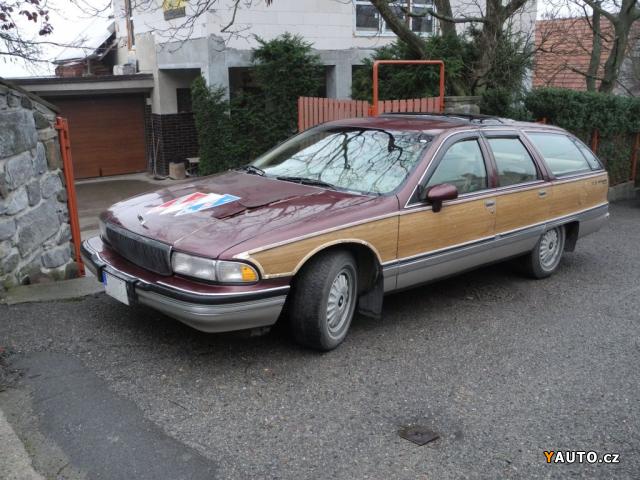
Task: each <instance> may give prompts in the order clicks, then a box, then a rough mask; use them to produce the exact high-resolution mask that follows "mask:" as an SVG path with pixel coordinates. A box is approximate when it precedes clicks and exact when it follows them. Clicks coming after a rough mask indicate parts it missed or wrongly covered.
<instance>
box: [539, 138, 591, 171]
mask: <svg viewBox="0 0 640 480" xmlns="http://www.w3.org/2000/svg"><path fill="white" fill-rule="evenodd" d="M528 136H529V138H531V141H532V142H533V144H534V145H535V146H536V148H537V149H538V151H539V152H540V153H541V154H542V156H543V157H544V161H545V162H546V164H547V166H548V167H549V169H550V170H551V172H552V173H553V174H554V175H555V176H556V177H561V176H563V175H571V174H574V173H581V172H588V171H591V167H590V166H589V163H588V162H587V160H586V159H585V158H584V156H583V155H582V153H580V150H579V149H578V147H577V146H576V144H575V143H573V141H571V139H570V138H569V137H567V136H566V135H560V134H555V133H529V134H528Z"/></svg>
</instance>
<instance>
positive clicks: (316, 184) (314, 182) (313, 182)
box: [276, 176, 338, 190]
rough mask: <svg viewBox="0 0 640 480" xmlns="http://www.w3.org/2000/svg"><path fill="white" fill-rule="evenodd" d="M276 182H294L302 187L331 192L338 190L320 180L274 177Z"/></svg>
mask: <svg viewBox="0 0 640 480" xmlns="http://www.w3.org/2000/svg"><path fill="white" fill-rule="evenodd" d="M276 178H277V179H278V180H284V181H285V182H294V183H301V184H303V185H313V186H314V187H324V188H330V189H332V190H338V187H336V186H335V185H332V184H331V183H327V182H323V181H322V180H316V179H314V178H306V177H287V176H282V177H276Z"/></svg>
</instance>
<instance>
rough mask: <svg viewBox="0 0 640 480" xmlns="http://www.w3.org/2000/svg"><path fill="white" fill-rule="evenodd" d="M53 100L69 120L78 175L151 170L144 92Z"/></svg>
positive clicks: (72, 153)
mask: <svg viewBox="0 0 640 480" xmlns="http://www.w3.org/2000/svg"><path fill="white" fill-rule="evenodd" d="M49 100H50V101H51V102H52V103H54V104H55V105H57V106H58V107H59V108H60V114H61V115H62V116H63V117H66V118H67V119H68V120H69V136H70V137H71V155H72V157H73V166H74V173H75V176H76V178H87V177H101V176H106V175H120V174H123V173H134V172H143V171H145V170H146V169H147V161H146V155H145V144H144V97H143V96H142V95H104V96H93V97H73V98H59V97H57V98H50V99H49Z"/></svg>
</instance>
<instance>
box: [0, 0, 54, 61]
mask: <svg viewBox="0 0 640 480" xmlns="http://www.w3.org/2000/svg"><path fill="white" fill-rule="evenodd" d="M25 22H28V23H33V26H34V27H35V29H36V30H37V32H36V35H37V37H46V36H48V35H50V34H51V32H52V31H53V27H52V26H51V24H50V23H49V9H48V7H47V5H46V0H44V1H41V0H0V57H13V58H23V59H26V60H34V59H36V58H37V56H38V54H39V51H40V45H41V44H42V43H43V41H41V40H37V39H34V38H32V36H31V35H29V34H26V33H25V32H24V27H22V28H20V26H21V25H24V23H25ZM44 43H46V42H44Z"/></svg>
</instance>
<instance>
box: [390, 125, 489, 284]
mask: <svg viewBox="0 0 640 480" xmlns="http://www.w3.org/2000/svg"><path fill="white" fill-rule="evenodd" d="M491 172H492V170H491V164H490V162H489V159H488V155H487V152H486V151H485V146H484V145H483V143H482V142H481V139H480V136H479V134H477V133H474V134H458V135H455V136H453V137H451V138H450V139H449V140H448V141H446V142H445V143H444V144H443V146H442V147H441V148H440V150H439V151H438V153H437V154H436V156H435V158H434V159H433V161H432V162H431V163H430V165H429V167H428V168H427V170H426V172H425V175H424V176H423V179H422V180H421V182H420V184H419V185H418V186H416V190H415V191H414V195H413V196H412V198H411V199H410V200H409V202H408V204H407V205H406V206H405V208H404V210H403V211H402V212H401V214H400V217H399V232H398V259H399V261H398V283H397V288H405V287H409V286H412V285H416V284H419V283H423V282H427V281H430V280H433V279H435V278H439V277H443V276H446V275H450V274H453V273H456V272H458V271H462V270H465V269H468V268H472V267H474V266H476V265H479V264H481V263H483V261H482V258H481V257H482V255H481V254H480V252H481V251H486V249H487V248H488V246H489V245H490V243H491V241H492V240H493V237H494V227H495V211H496V210H495V198H494V196H493V190H492V189H493V178H492V177H493V175H492V174H491ZM439 184H452V185H454V186H456V187H457V188H458V195H459V196H458V198H457V199H455V200H448V201H445V202H443V205H442V209H441V210H440V211H438V212H436V211H434V210H433V209H432V208H431V206H430V205H428V204H427V203H426V202H425V201H423V200H420V195H419V192H420V191H426V190H428V189H429V188H431V187H433V186H435V185H439Z"/></svg>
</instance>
